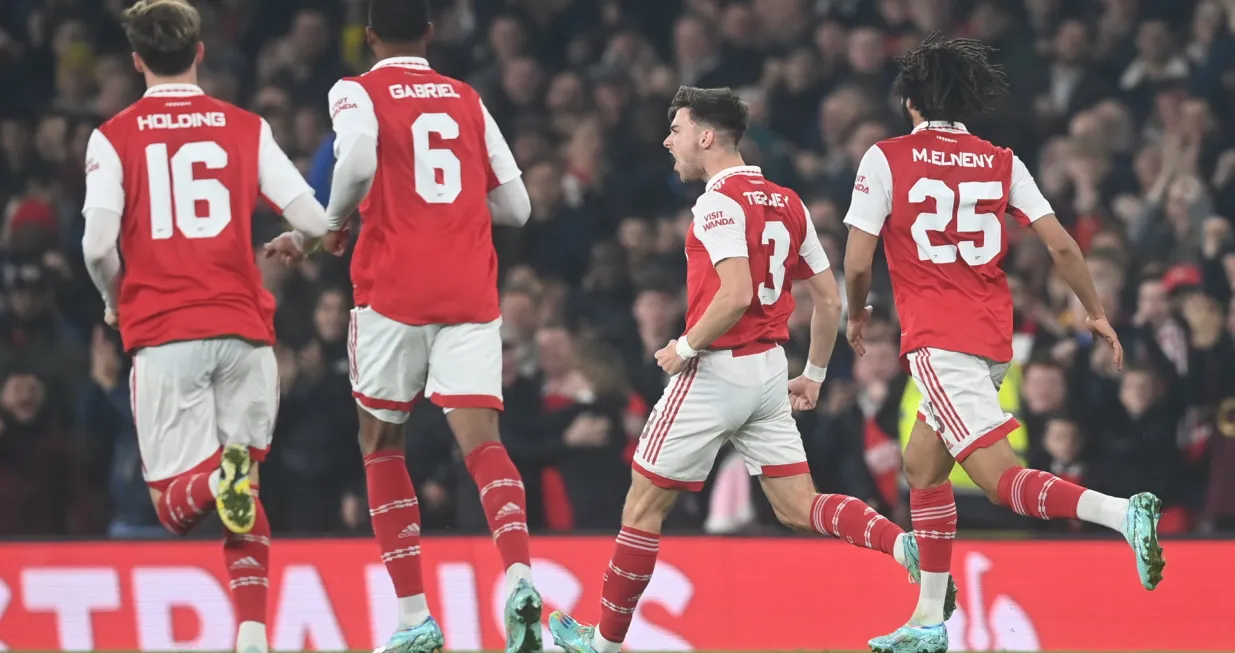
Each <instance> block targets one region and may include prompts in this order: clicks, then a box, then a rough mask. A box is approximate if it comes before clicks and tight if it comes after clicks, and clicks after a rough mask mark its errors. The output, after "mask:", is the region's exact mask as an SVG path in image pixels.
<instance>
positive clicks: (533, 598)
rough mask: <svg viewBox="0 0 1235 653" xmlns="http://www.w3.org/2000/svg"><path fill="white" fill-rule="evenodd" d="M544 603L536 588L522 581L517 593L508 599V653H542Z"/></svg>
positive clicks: (524, 580)
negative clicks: (541, 625)
mask: <svg viewBox="0 0 1235 653" xmlns="http://www.w3.org/2000/svg"><path fill="white" fill-rule="evenodd" d="M543 607H544V602H543V601H541V599H540V594H539V593H538V592H537V591H536V588H535V587H532V584H531V583H530V582H528V581H527V579H520V580H519V584H518V585H516V586H515V591H513V592H511V593H510V598H508V599H506V653H540V652H541V651H543V650H544V648H545V646H544V636H543V635H542V634H541V632H540V614H541V610H542V609H543Z"/></svg>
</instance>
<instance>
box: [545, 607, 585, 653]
mask: <svg viewBox="0 0 1235 653" xmlns="http://www.w3.org/2000/svg"><path fill="white" fill-rule="evenodd" d="M549 632H550V633H552V635H553V643H554V644H557V645H558V646H560V647H562V650H563V651H566V653H597V651H596V649H595V647H593V646H592V638H593V637H595V635H596V626H588V625H586V624H581V623H579V622H578V621H575V620H574V618H573V617H571V616H570V615H568V614H566V613H565V612H554V613H553V614H551V615H549Z"/></svg>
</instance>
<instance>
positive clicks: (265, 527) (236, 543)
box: [223, 488, 270, 624]
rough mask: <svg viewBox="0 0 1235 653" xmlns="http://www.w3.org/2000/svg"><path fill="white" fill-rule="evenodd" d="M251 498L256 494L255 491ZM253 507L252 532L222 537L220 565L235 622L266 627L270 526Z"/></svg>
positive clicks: (259, 509) (263, 511)
mask: <svg viewBox="0 0 1235 653" xmlns="http://www.w3.org/2000/svg"><path fill="white" fill-rule="evenodd" d="M253 489H254V490H255V492H254V494H256V489H257V488H253ZM256 503H257V519H256V520H255V521H254V522H253V530H251V531H249V532H248V533H244V534H243V535H239V534H236V533H227V534H225V535H224V536H223V562H224V564H226V565H227V573H228V575H230V576H231V579H232V582H231V588H232V604H233V605H234V606H235V608H236V622H237V623H244V622H246V621H255V622H257V623H260V624H264V623H266V590H267V588H268V587H269V586H270V581H269V566H270V564H269V563H270V522H269V521H268V520H267V519H266V509H265V508H263V507H262V502H261V501H256Z"/></svg>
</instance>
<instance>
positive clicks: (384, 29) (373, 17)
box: [369, 0, 429, 43]
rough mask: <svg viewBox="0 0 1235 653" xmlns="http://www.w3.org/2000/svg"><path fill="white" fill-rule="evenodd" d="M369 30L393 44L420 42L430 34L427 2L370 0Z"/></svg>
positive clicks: (417, 0) (424, 0)
mask: <svg viewBox="0 0 1235 653" xmlns="http://www.w3.org/2000/svg"><path fill="white" fill-rule="evenodd" d="M369 29H371V30H373V33H374V34H377V38H379V39H381V40H383V41H389V42H391V43H410V42H412V41H419V40H420V39H422V38H424V36H425V34H427V33H428V32H429V3H428V1H427V0H369Z"/></svg>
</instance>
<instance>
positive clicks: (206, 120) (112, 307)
mask: <svg viewBox="0 0 1235 653" xmlns="http://www.w3.org/2000/svg"><path fill="white" fill-rule="evenodd" d="M123 24H124V29H125V32H126V34H127V35H128V39H129V43H130V44H131V45H132V47H133V51H134V54H133V62H134V64H135V66H136V67H137V70H138V71H139V72H141V73H143V74H144V75H145V77H146V84H147V86H148V89H147V91H146V94H145V96H144V97H143V98H142V99H140V100H138V101H137V102H136V103H134V104H133V105H132V106H130V107H128V108H127V109H125V110H124V111H122V112H120V113H118V114H116V116H115V117H113V118H112V119H111V120H108V121H107V122H106V123H104V124H103V125H102V126H101V127H99V129H98V130H96V131H95V132H94V133H93V134H92V135H91V137H90V141H89V145H88V147H87V161H86V199H85V204H84V207H83V209H82V213H83V215H84V216H85V219H86V226H85V236H84V239H83V243H82V246H83V250H84V255H85V262H86V266H87V269H88V270H89V273H90V276H91V278H92V279H93V280H94V282H95V284H96V285H97V286H98V289H99V292H100V293H101V294H102V296H103V300H104V303H105V305H106V314H105V318H104V319H105V321H106V322H107V323H108V324H110V325H111V326H113V327H116V326H118V328H119V329H120V335H121V337H122V339H123V341H124V347H125V349H126V350H127V351H128V352H130V353H132V355H133V367H132V371H131V372H130V377H129V383H130V393H131V394H132V404H133V418H134V422H135V424H136V428H137V436H138V443H139V445H140V449H141V456H142V464H143V468H144V471H145V478H146V482H147V484H148V485H149V486H150V496H151V498H152V499H153V501H154V506H155V509H156V511H157V513H158V516H159V521H161V522H162V523H163V525H164V526H165V527H166V528H167V529H168V530H170V531H172V532H173V533H177V534H184V533H186V532H188V530H189V529H190V528H192V527H193V526H194V525H195V524H197V523H198V522H200V521H201V520H202V518H203V517H204V516H206V514H207V513H208V511H209V510H210V509H211V508H214V507H217V510H218V513H219V516H220V517H221V518H222V520H223V523H224V524H225V525H226V526H227V529H228V531H229V532H228V533H227V535H226V536H225V540H224V559H225V562H226V565H227V569H228V572H229V573H230V574H231V579H232V580H231V588H232V595H233V599H234V602H235V609H236V616H237V620H238V621H239V622H240V626H239V632H238V635H237V640H236V649H237V651H243V652H248V651H258V652H264V651H266V650H267V642H266V627H265V621H266V588H267V584H268V581H267V560H268V558H269V547H270V524H269V523H268V522H267V520H266V515H265V513H264V511H263V509H262V504H261V502H260V501H259V500H258V499H257V486H258V463H257V461H260V460H262V459H263V458H264V457H265V454H266V451H267V450H268V449H269V446H270V436H271V433H272V431H273V429H274V422H275V416H276V413H277V411H278V403H279V387H278V384H279V375H278V369H277V366H276V364H275V356H274V351H273V350H272V349H271V345H272V344H273V343H274V324H273V318H274V299H273V298H272V297H271V295H270V294H269V293H268V292H266V291H265V289H264V288H263V287H262V279H261V276H260V274H259V273H258V269H257V266H256V264H255V262H254V260H253V247H252V244H251V239H252V224H251V220H252V213H253V209H254V207H255V205H256V203H257V201H258V199H259V197H264V198H265V199H266V200H267V201H268V202H270V203H271V204H273V205H274V206H275V207H276V208H278V209H279V210H281V211H282V212H283V214H284V216H285V217H286V218H287V219H288V220H289V221H290V222H291V223H292V224H293V226H295V227H296V228H297V229H298V230H299V231H300V232H301V237H302V238H320V237H321V236H322V235H323V234H324V233H325V231H326V215H325V211H324V210H323V209H322V206H321V205H320V204H319V203H318V202H317V200H315V199H313V193H312V191H311V190H310V188H309V186H308V184H307V183H306V182H305V181H304V179H303V178H302V177H301V176H300V173H299V172H298V171H297V170H296V167H295V166H294V165H293V164H292V162H291V161H290V160H289V159H288V158H287V155H285V154H284V153H283V151H282V150H281V149H279V146H278V144H276V143H275V141H274V138H273V137H272V136H271V132H270V126H269V125H268V124H266V121H264V120H262V119H261V118H260V117H258V116H257V115H255V114H252V113H249V112H248V111H244V110H243V109H239V108H237V107H234V106H232V105H230V104H227V103H226V102H222V101H220V100H216V99H214V98H211V97H209V96H207V95H205V94H203V93H202V90H201V89H200V88H198V86H197V84H196V81H197V65H198V64H199V63H200V62H201V59H202V55H203V53H204V47H203V45H202V43H201V40H200V19H199V17H198V14H197V11H196V10H195V9H194V8H193V7H192V6H191V5H190V4H189V3H188V2H186V1H185V0H141V1H140V2H138V3H137V4H135V5H134V6H133V7H131V8H130V9H128V10H127V11H126V12H125V13H124V19H123ZM117 241H119V250H117ZM121 254H123V257H124V265H123V270H122V268H121V263H120V256H121Z"/></svg>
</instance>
